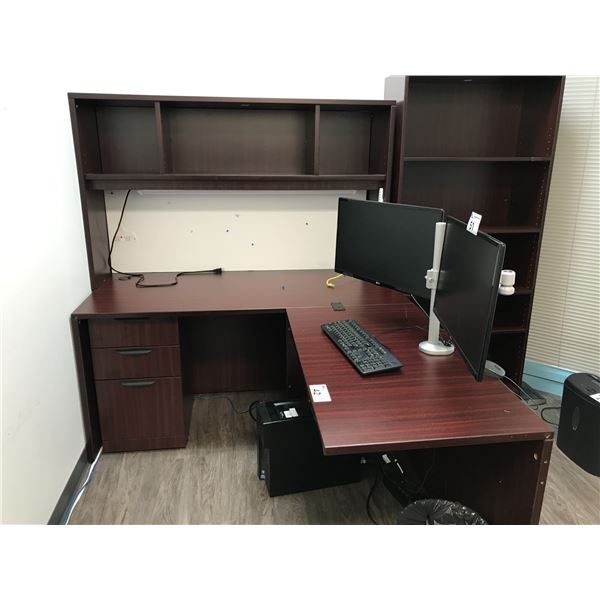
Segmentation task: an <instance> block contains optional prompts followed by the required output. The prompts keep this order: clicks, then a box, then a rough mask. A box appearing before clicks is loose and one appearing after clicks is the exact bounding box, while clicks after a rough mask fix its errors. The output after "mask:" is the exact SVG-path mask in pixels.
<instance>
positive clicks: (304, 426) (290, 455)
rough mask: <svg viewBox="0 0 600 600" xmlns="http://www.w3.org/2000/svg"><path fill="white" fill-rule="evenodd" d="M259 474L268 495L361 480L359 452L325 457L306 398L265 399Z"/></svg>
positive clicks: (260, 414) (260, 408) (259, 412)
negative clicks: (280, 400) (285, 400)
mask: <svg viewBox="0 0 600 600" xmlns="http://www.w3.org/2000/svg"><path fill="white" fill-rule="evenodd" d="M256 428H257V451H258V476H259V478H260V479H264V480H265V482H266V484H267V490H268V491H269V496H282V495H284V494H293V493H295V492H304V491H307V490H315V489H319V488H324V487H330V486H334V485H342V484H346V483H353V482H356V481H359V480H360V474H361V468H360V457H359V456H358V455H343V456H324V455H323V449H322V445H321V437H320V435H319V430H318V428H317V424H316V423H315V420H314V417H313V414H312V411H311V409H310V406H309V404H308V402H307V401H306V400H300V401H292V402H264V403H261V404H258V405H257V409H256Z"/></svg>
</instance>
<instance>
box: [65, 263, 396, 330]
mask: <svg viewBox="0 0 600 600" xmlns="http://www.w3.org/2000/svg"><path fill="white" fill-rule="evenodd" d="M332 275H335V273H334V272H332V271H329V270H323V271H321V270H306V271H300V270H298V271H225V272H224V273H222V274H220V275H213V274H207V275H189V276H183V277H180V278H179V283H178V284H177V285H175V286H172V287H161V288H141V289H140V288H136V287H135V282H136V280H137V278H132V279H130V280H127V281H121V280H119V278H118V276H117V275H113V277H112V279H111V280H108V281H107V282H106V283H104V284H103V285H101V286H100V287H99V288H97V289H96V290H94V291H93V292H92V294H90V296H88V297H87V298H86V300H84V302H83V303H82V304H81V305H80V306H79V307H78V308H77V309H76V310H75V311H74V312H73V315H75V316H77V317H80V318H87V317H113V316H132V317H133V316H137V315H150V314H151V315H164V316H166V315H178V314H185V313H202V312H220V311H235V312H243V311H283V310H285V309H287V308H297V307H311V306H313V307H314V306H329V305H330V303H331V302H343V303H344V304H345V305H346V306H368V305H374V304H399V303H405V302H407V300H406V297H405V296H404V295H403V294H400V293H398V292H395V291H393V290H389V289H385V288H380V287H378V286H376V285H373V284H371V283H365V282H363V281H358V280H357V279H352V278H351V277H343V278H340V279H336V281H335V282H334V283H335V288H334V289H331V288H328V287H326V285H325V281H326V280H327V278H328V277H331V276H332ZM173 280H174V274H173V273H156V274H149V275H146V279H145V283H167V282H170V281H173Z"/></svg>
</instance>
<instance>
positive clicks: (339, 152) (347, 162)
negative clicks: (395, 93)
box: [319, 107, 371, 174]
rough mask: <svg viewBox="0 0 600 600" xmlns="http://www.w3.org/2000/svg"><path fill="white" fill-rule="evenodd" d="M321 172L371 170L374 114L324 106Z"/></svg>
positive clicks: (321, 132)
mask: <svg viewBox="0 0 600 600" xmlns="http://www.w3.org/2000/svg"><path fill="white" fill-rule="evenodd" d="M320 124H321V129H320V141H319V152H320V154H319V173H321V174H328V173H335V174H339V173H348V174H350V173H369V146H370V139H371V115H370V113H369V112H366V111H349V110H324V109H323V107H321V121H320Z"/></svg>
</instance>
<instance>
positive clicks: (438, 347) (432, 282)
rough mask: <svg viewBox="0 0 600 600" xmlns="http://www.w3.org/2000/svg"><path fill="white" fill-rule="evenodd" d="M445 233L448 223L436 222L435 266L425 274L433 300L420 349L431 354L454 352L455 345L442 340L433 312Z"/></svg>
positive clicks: (444, 354)
mask: <svg viewBox="0 0 600 600" xmlns="http://www.w3.org/2000/svg"><path fill="white" fill-rule="evenodd" d="M445 234H446V223H436V224H435V241H434V244H433V266H432V267H431V269H429V270H428V271H427V274H426V275H425V287H427V289H429V290H431V300H430V302H429V332H428V335H427V340H425V341H424V342H421V343H420V344H419V350H420V351H421V352H424V353H425V354H429V355H431V356H447V355H448V354H452V353H453V352H454V346H453V345H452V344H445V343H444V342H442V341H440V321H439V319H438V318H437V317H436V316H435V314H434V312H433V306H434V304H435V292H436V289H437V284H438V278H439V274H440V262H441V259H442V248H443V246H444V235H445Z"/></svg>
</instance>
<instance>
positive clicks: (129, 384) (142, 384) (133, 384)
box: [121, 380, 156, 387]
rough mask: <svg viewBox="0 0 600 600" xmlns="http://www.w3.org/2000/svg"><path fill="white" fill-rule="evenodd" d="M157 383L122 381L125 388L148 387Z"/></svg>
mask: <svg viewBox="0 0 600 600" xmlns="http://www.w3.org/2000/svg"><path fill="white" fill-rule="evenodd" d="M155 383H156V381H148V380H144V381H121V385H122V386H123V387H148V386H151V385H154V384H155Z"/></svg>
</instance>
